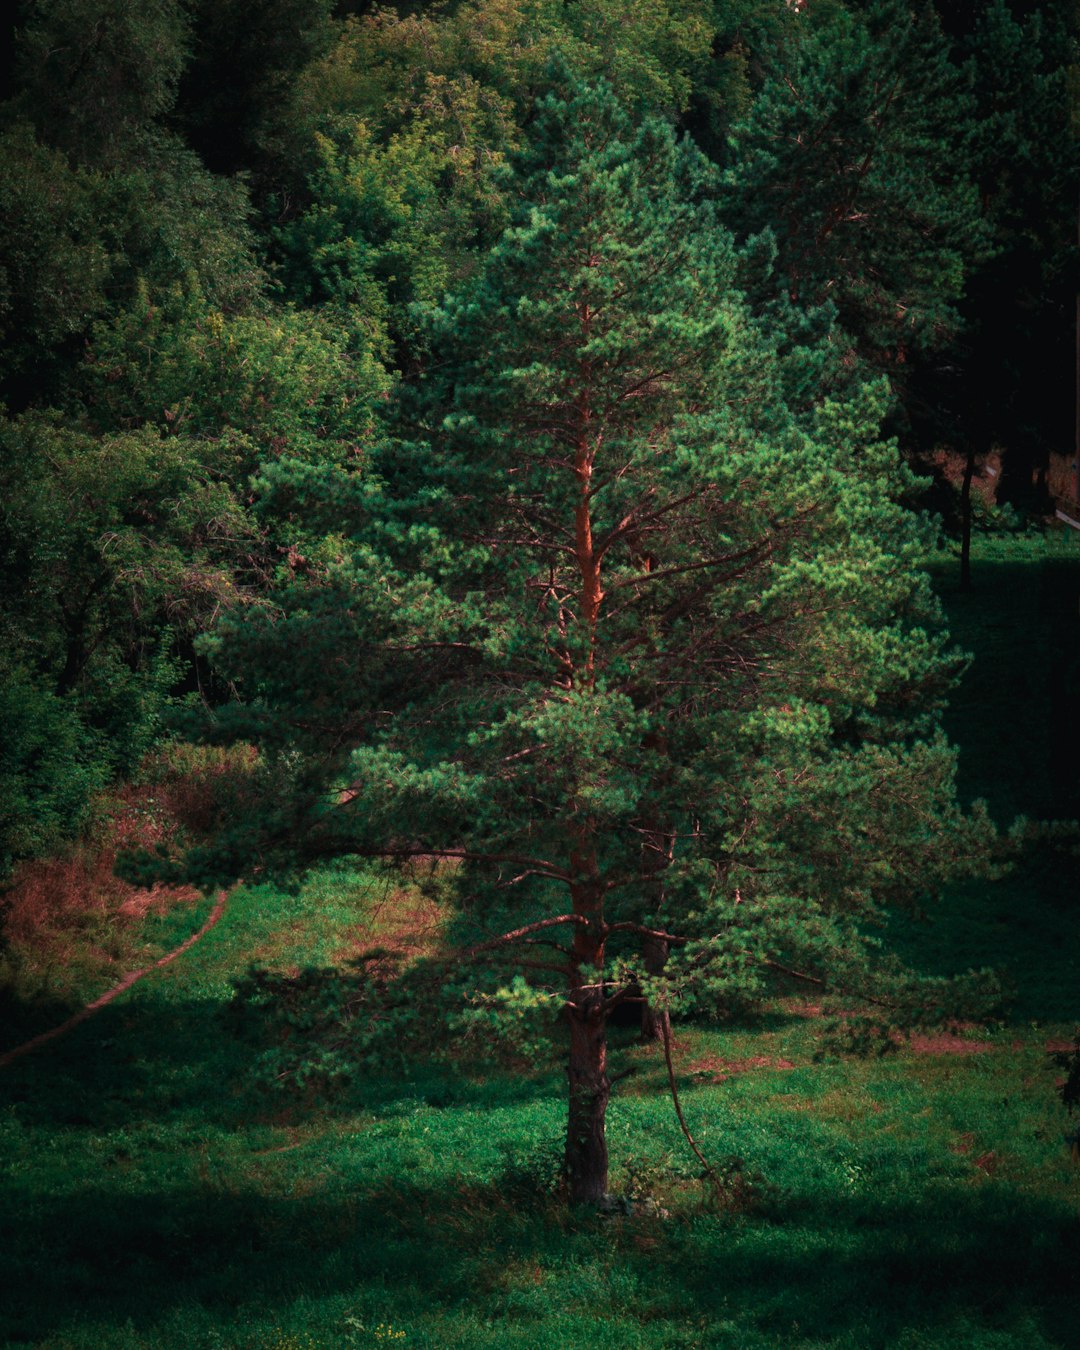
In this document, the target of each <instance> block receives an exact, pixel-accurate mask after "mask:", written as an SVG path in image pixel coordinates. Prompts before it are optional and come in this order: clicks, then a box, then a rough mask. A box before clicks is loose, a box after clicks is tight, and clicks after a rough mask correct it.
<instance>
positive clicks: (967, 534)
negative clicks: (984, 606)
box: [960, 440, 975, 591]
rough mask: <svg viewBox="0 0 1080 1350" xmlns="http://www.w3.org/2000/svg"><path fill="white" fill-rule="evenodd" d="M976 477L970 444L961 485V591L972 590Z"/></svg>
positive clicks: (971, 445) (969, 443)
mask: <svg viewBox="0 0 1080 1350" xmlns="http://www.w3.org/2000/svg"><path fill="white" fill-rule="evenodd" d="M974 476H975V442H974V440H971V441H969V442H968V452H967V461H966V462H965V464H964V481H963V483H962V484H961V485H960V589H961V590H962V591H970V590H971V480H972V478H974Z"/></svg>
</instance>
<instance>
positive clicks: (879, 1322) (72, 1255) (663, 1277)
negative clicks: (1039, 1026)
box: [0, 1159, 1080, 1347]
mask: <svg viewBox="0 0 1080 1350" xmlns="http://www.w3.org/2000/svg"><path fill="white" fill-rule="evenodd" d="M123 1166H124V1164H123V1160H122V1159H114V1160H111V1161H110V1160H105V1162H104V1164H103V1170H104V1171H105V1176H104V1177H103V1178H101V1179H100V1180H98V1181H96V1182H95V1183H94V1184H91V1185H88V1186H85V1187H83V1188H80V1189H79V1190H78V1191H77V1192H76V1193H74V1194H71V1195H68V1196H63V1197H58V1196H49V1197H46V1198H44V1199H42V1198H36V1197H34V1196H31V1195H29V1194H20V1193H18V1192H15V1193H13V1194H12V1195H11V1196H10V1197H9V1201H10V1207H9V1211H8V1212H9V1214H10V1215H11V1216H12V1217H11V1219H10V1221H9V1222H8V1224H7V1225H5V1226H6V1227H7V1228H8V1231H7V1233H6V1234H5V1235H4V1236H5V1252H6V1256H5V1263H6V1267H7V1274H8V1276H9V1290H10V1298H9V1300H8V1310H7V1314H6V1320H5V1322H4V1323H0V1329H2V1332H3V1334H5V1336H6V1338H7V1343H12V1342H18V1341H20V1340H23V1341H25V1340H34V1339H40V1338H44V1337H46V1336H49V1335H54V1334H57V1333H59V1332H61V1331H62V1330H63V1328H64V1327H65V1325H66V1324H68V1323H69V1322H70V1321H71V1320H72V1319H73V1318H74V1317H76V1315H77V1317H78V1320H79V1321H80V1323H81V1324H82V1325H84V1326H85V1325H88V1324H94V1323H97V1324H100V1325H101V1326H103V1327H124V1326H125V1325H127V1324H129V1323H130V1324H131V1326H133V1327H134V1328H135V1329H137V1331H138V1332H139V1333H140V1334H141V1335H142V1336H144V1337H147V1338H148V1339H149V1341H150V1343H154V1328H155V1326H157V1325H159V1324H160V1323H161V1322H162V1321H163V1320H164V1319H166V1318H168V1317H169V1315H170V1314H171V1313H173V1312H175V1311H176V1310H177V1309H178V1308H181V1307H183V1306H184V1305H187V1304H197V1305H200V1306H202V1307H208V1308H211V1309H217V1310H220V1313H221V1316H222V1318H223V1320H224V1321H225V1322H226V1323H227V1322H228V1321H229V1319H231V1318H232V1317H234V1316H236V1315H239V1313H242V1311H243V1309H244V1308H247V1309H248V1310H254V1309H257V1310H258V1311H259V1315H260V1316H265V1315H267V1314H268V1313H270V1314H273V1313H274V1312H275V1311H277V1310H282V1309H286V1308H288V1307H289V1306H291V1305H292V1304H294V1303H297V1302H300V1301H303V1300H305V1299H313V1300H317V1299H320V1298H327V1297H331V1298H332V1297H333V1296H335V1295H347V1294H349V1293H352V1292H355V1291H356V1290H357V1289H358V1288H360V1287H364V1286H367V1287H372V1288H377V1289H378V1290H379V1291H380V1297H381V1298H382V1299H383V1300H384V1306H385V1315H386V1316H387V1317H392V1318H393V1319H394V1321H395V1322H397V1323H399V1324H406V1325H407V1324H408V1323H409V1322H410V1321H411V1320H414V1319H415V1318H416V1316H417V1314H418V1312H419V1311H423V1313H424V1314H431V1315H439V1314H442V1315H445V1316H448V1317H451V1318H452V1317H453V1316H455V1315H457V1314H459V1313H460V1312H461V1311H462V1309H463V1308H467V1309H468V1310H470V1311H471V1312H473V1313H477V1314H480V1315H482V1316H483V1317H485V1318H499V1317H506V1318H510V1319H513V1318H515V1317H517V1318H522V1317H524V1318H528V1317H536V1318H542V1317H543V1316H544V1315H545V1312H544V1308H543V1307H538V1306H537V1305H536V1304H535V1302H534V1303H532V1304H528V1305H522V1304H521V1303H520V1302H519V1301H518V1300H516V1299H515V1292H514V1280H513V1275H514V1270H515V1269H517V1268H518V1267H520V1266H521V1265H522V1264H526V1265H528V1266H529V1268H530V1269H533V1270H535V1271H536V1272H539V1275H538V1277H537V1278H540V1279H542V1282H543V1284H544V1287H545V1288H546V1290H547V1296H546V1297H547V1301H548V1305H549V1311H551V1312H552V1313H554V1312H562V1313H564V1314H565V1313H566V1312H567V1311H568V1310H570V1311H572V1310H573V1309H574V1308H575V1307H576V1306H580V1309H581V1312H582V1314H583V1315H584V1314H585V1313H586V1312H588V1313H590V1314H591V1315H594V1316H597V1315H598V1316H604V1315H605V1313H606V1312H609V1313H610V1314H611V1315H615V1313H618V1315H620V1316H622V1317H625V1318H629V1319H635V1318H636V1319H638V1320H640V1321H641V1323H642V1324H643V1325H644V1324H649V1325H651V1326H653V1327H654V1328H655V1327H657V1326H662V1325H663V1324H664V1323H665V1322H670V1323H672V1324H684V1325H685V1324H687V1323H690V1324H695V1323H696V1324H698V1325H704V1326H706V1327H707V1326H709V1325H711V1324H712V1323H714V1322H719V1321H721V1320H722V1321H723V1322H724V1323H725V1324H726V1325H727V1326H728V1327H731V1326H732V1325H734V1326H737V1327H739V1328H742V1329H743V1330H744V1331H745V1330H747V1329H752V1330H753V1331H754V1332H755V1333H756V1334H757V1335H771V1336H773V1337H775V1338H776V1340H775V1343H777V1344H780V1343H784V1342H785V1341H786V1342H789V1343H799V1341H800V1339H801V1337H800V1336H799V1335H796V1334H795V1333H794V1332H793V1330H792V1329H793V1328H802V1329H803V1331H804V1333H805V1334H807V1335H809V1336H811V1337H812V1339H813V1341H814V1343H815V1344H831V1343H832V1342H833V1341H834V1340H842V1341H844V1343H848V1344H851V1343H855V1344H858V1345H860V1346H866V1347H875V1346H881V1347H886V1346H892V1345H895V1344H897V1343H898V1342H899V1341H900V1340H901V1338H902V1336H903V1335H904V1334H905V1333H908V1332H911V1331H913V1330H914V1331H917V1332H919V1333H921V1334H922V1335H924V1336H927V1337H931V1338H932V1337H934V1335H935V1332H937V1333H938V1337H939V1338H938V1339H932V1340H931V1341H930V1342H929V1343H932V1344H951V1343H954V1342H953V1341H951V1340H949V1339H948V1337H949V1335H950V1334H951V1333H950V1330H949V1329H950V1328H953V1329H955V1327H956V1325H957V1323H958V1321H964V1322H966V1323H967V1324H969V1325H974V1326H980V1327H986V1328H988V1329H992V1328H1007V1327H1008V1326H1010V1325H1017V1324H1026V1325H1028V1326H1029V1327H1030V1326H1031V1325H1037V1326H1038V1327H1039V1328H1041V1331H1042V1334H1043V1336H1044V1337H1045V1338H1046V1340H1047V1341H1048V1342H1049V1343H1051V1344H1061V1345H1064V1344H1068V1343H1071V1341H1070V1337H1071V1336H1072V1335H1073V1334H1074V1333H1075V1305H1074V1300H1073V1286H1074V1279H1073V1277H1074V1274H1075V1270H1074V1257H1075V1251H1076V1241H1077V1238H1078V1237H1080V1223H1078V1220H1077V1218H1076V1216H1075V1215H1072V1214H1070V1213H1068V1211H1067V1209H1066V1208H1065V1207H1064V1206H1055V1205H1053V1204H1051V1203H1049V1202H1046V1201H1043V1200H1038V1199H1031V1198H1021V1197H1018V1196H1017V1195H1015V1194H1014V1193H1010V1194H1008V1195H1006V1194H1004V1193H1002V1192H999V1191H997V1190H993V1189H989V1188H984V1189H975V1188H972V1189H971V1190H970V1192H968V1193H966V1194H961V1193H960V1192H958V1191H957V1189H956V1188H952V1189H950V1190H949V1191H948V1193H947V1195H946V1193H945V1192H944V1191H941V1192H939V1193H935V1192H934V1191H933V1189H932V1188H928V1191H927V1194H926V1195H925V1196H923V1197H916V1198H907V1197H905V1198H898V1197H895V1196H882V1197H880V1198H879V1199H877V1200H875V1199H873V1198H869V1199H856V1198H845V1197H841V1196H828V1197H825V1196H821V1195H819V1196H818V1197H817V1198H816V1199H807V1198H806V1197H805V1196H804V1197H801V1198H800V1197H796V1198H794V1199H790V1200H789V1201H787V1202H785V1203H783V1204H781V1205H780V1206H778V1207H777V1208H776V1209H775V1211H774V1212H773V1213H772V1217H771V1218H770V1220H769V1221H763V1220H756V1219H749V1220H748V1219H746V1218H737V1217H736V1218H731V1217H727V1218H725V1217H713V1216H709V1215H706V1214H701V1215H698V1216H696V1217H695V1216H690V1217H684V1218H676V1219H671V1220H667V1221H665V1220H663V1219H657V1218H647V1219H642V1220H635V1219H633V1218H626V1219H618V1220H604V1219H601V1218H598V1217H596V1216H576V1217H575V1216H571V1217H569V1218H568V1217H567V1216H566V1215H565V1214H562V1213H560V1212H559V1211H558V1210H556V1209H555V1207H553V1206H552V1205H550V1204H544V1203H542V1202H533V1203H532V1204H529V1203H526V1202H525V1201H523V1199H522V1197H521V1196H520V1195H515V1194H514V1193H512V1192H508V1191H507V1190H506V1189H505V1188H504V1187H502V1186H501V1185H500V1183H499V1181H498V1180H496V1181H494V1182H491V1183H488V1184H478V1183H476V1182H475V1181H464V1180H462V1181H454V1180H453V1179H448V1180H445V1181H443V1182H440V1183H433V1184H430V1185H425V1186H410V1185H408V1184H406V1183H402V1182H401V1181H400V1180H396V1179H394V1178H392V1177H383V1178H380V1179H377V1180H375V1181H374V1182H373V1183H372V1184H369V1185H368V1186H367V1187H365V1188H363V1189H360V1188H356V1189H355V1190H354V1189H353V1188H352V1187H350V1186H349V1185H348V1184H347V1183H346V1182H345V1181H344V1180H342V1182H341V1184H340V1185H338V1186H337V1187H335V1188H334V1190H333V1191H328V1190H324V1191H323V1192H322V1193H320V1194H303V1193H300V1192H299V1191H297V1192H296V1193H293V1194H291V1195H282V1194H278V1195H270V1194H267V1193H265V1190H262V1189H259V1188H258V1187H256V1186H254V1185H253V1186H252V1187H250V1188H249V1189H238V1188H237V1187H235V1186H230V1187H226V1188H222V1187H221V1186H220V1185H218V1184H216V1183H215V1180H214V1177H213V1176H212V1174H210V1173H209V1172H208V1173H206V1174H205V1175H204V1176H203V1177H201V1179H200V1181H199V1183H198V1184H197V1185H187V1186H178V1185H169V1184H167V1183H165V1182H163V1183H162V1184H161V1185H160V1186H158V1187H152V1188H145V1189H131V1188H130V1187H125V1185H124V1181H123V1176H122V1172H123ZM110 1169H111V1171H112V1174H113V1175H114V1176H115V1177H116V1178H117V1180H116V1183H115V1184H110V1181H109V1179H108V1178H109V1172H110ZM350 1191H351V1192H352V1193H349V1192H350ZM612 1270H618V1272H619V1280H618V1282H617V1283H618V1287H619V1289H620V1290H621V1291H622V1292H621V1293H619V1295H618V1298H619V1299H621V1300H623V1301H624V1306H621V1307H616V1306H614V1304H613V1300H614V1299H615V1298H616V1295H615V1292H614V1284H613V1283H612V1282H610V1280H609V1277H610V1272H611V1271H612ZM628 1289H630V1290H633V1291H634V1294H633V1298H632V1301H631V1305H630V1306H625V1297H626V1291H627V1290H628ZM238 1310H239V1313H238ZM653 1343H657V1344H658V1343H662V1342H660V1341H656V1342H653Z"/></svg>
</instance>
